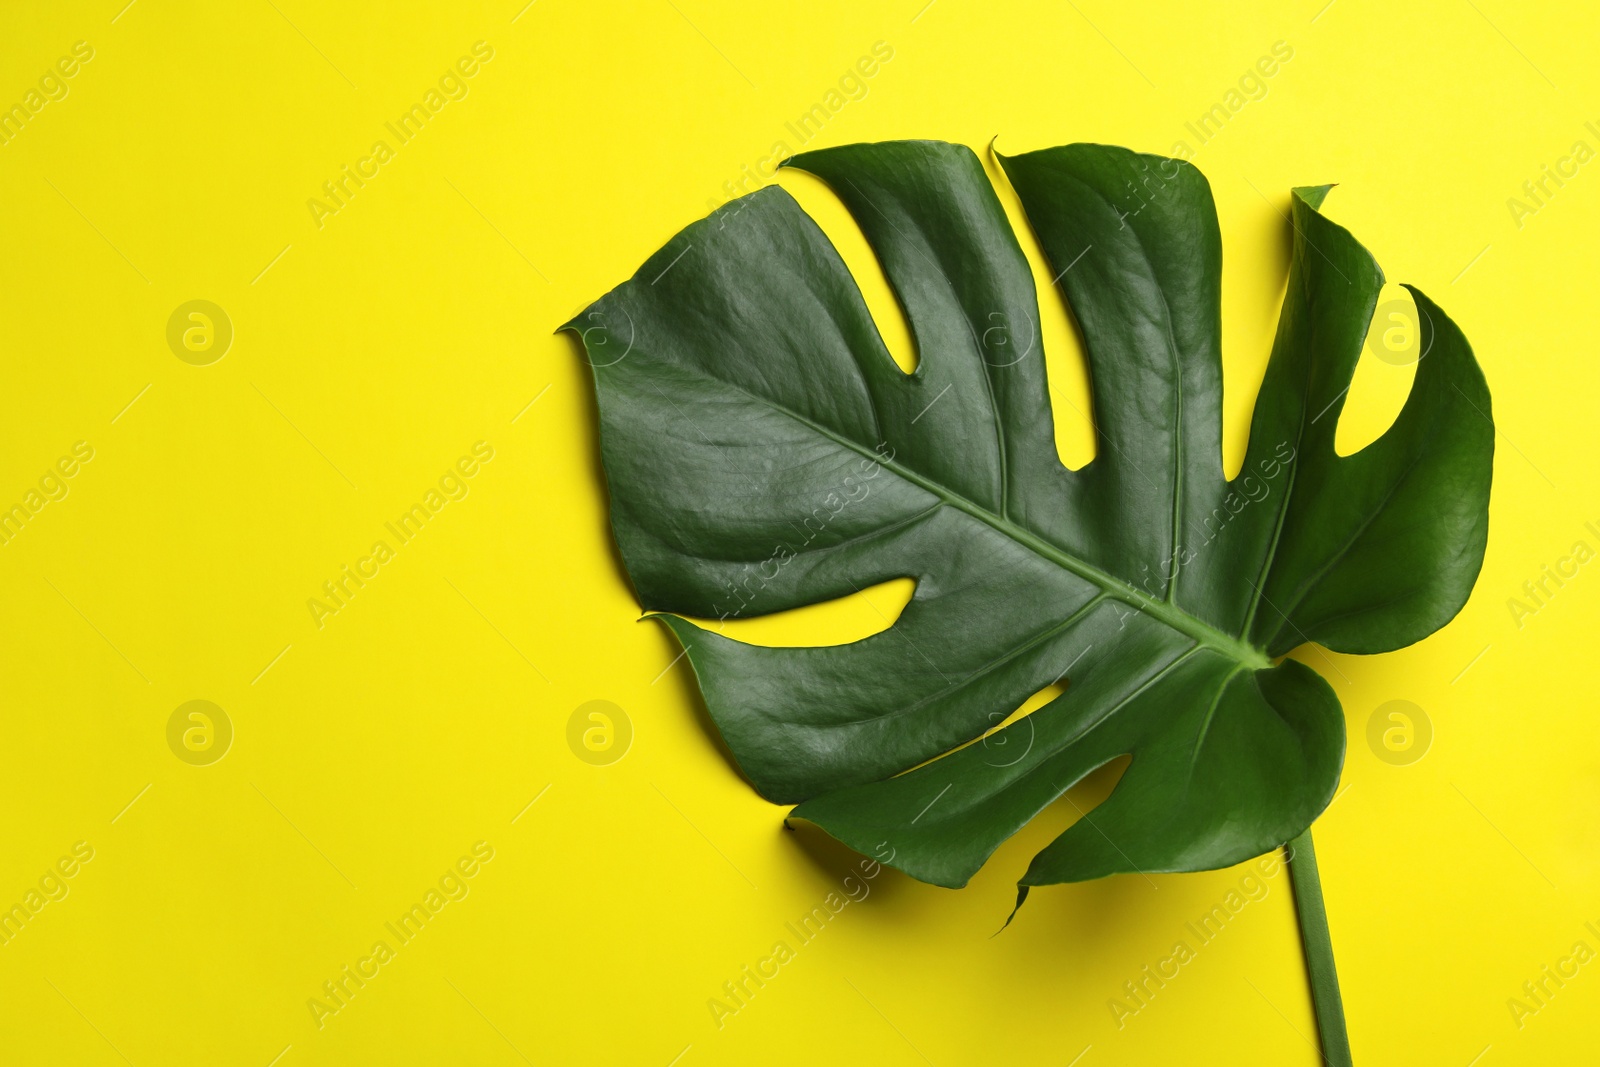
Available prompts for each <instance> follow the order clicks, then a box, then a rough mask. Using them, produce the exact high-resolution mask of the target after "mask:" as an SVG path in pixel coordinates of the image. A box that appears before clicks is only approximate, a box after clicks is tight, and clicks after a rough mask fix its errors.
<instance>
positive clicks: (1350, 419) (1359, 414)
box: [1333, 282, 1424, 456]
mask: <svg viewBox="0 0 1600 1067" xmlns="http://www.w3.org/2000/svg"><path fill="white" fill-rule="evenodd" d="M1423 354H1424V353H1423V352H1422V330H1421V327H1420V324H1419V323H1418V321H1417V303H1416V301H1415V300H1413V299H1411V294H1410V293H1408V292H1406V290H1405V289H1404V288H1402V287H1401V286H1399V285H1396V284H1394V283H1393V282H1386V283H1384V286H1383V290H1382V291H1381V292H1380V293H1379V294H1378V307H1377V310H1376V311H1374V312H1373V313H1372V324H1371V326H1369V327H1368V329H1367V339H1366V343H1365V344H1364V345H1363V346H1362V349H1361V359H1360V360H1359V361H1357V363H1356V373H1355V377H1354V378H1352V379H1351V381H1350V391H1349V392H1348V393H1346V394H1345V398H1344V410H1343V411H1341V412H1340V413H1339V425H1338V427H1337V429H1336V430H1335V431H1334V436H1333V447H1334V451H1335V452H1337V453H1338V454H1339V455H1341V456H1349V455H1354V454H1355V453H1357V452H1359V451H1361V450H1362V449H1363V448H1366V447H1367V446H1368V445H1370V444H1371V443H1372V442H1374V441H1376V440H1377V439H1378V438H1379V437H1381V436H1382V435H1383V432H1384V431H1385V430H1387V429H1388V428H1389V427H1390V426H1391V425H1393V424H1394V420H1395V418H1396V417H1397V416H1398V415H1399V414H1400V409H1401V408H1402V407H1404V406H1405V402H1406V397H1407V396H1409V395H1410V393H1411V383H1412V381H1414V380H1415V379H1416V376H1417V361H1418V359H1419V358H1421V357H1422V355H1423Z"/></svg>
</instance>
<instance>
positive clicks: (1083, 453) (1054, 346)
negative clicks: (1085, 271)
mask: <svg viewBox="0 0 1600 1067" xmlns="http://www.w3.org/2000/svg"><path fill="white" fill-rule="evenodd" d="M1007 151H1009V149H1008V150H1007ZM979 154H980V155H981V156H982V157H983V169H984V170H985V171H986V172H988V175H989V182H990V184H991V185H993V186H994V191H995V195H996V196H998V197H999V198H1000V206H1001V207H1003V208H1005V212H1006V218H1007V219H1008V220H1010V222H1011V232H1012V233H1014V234H1016V235H1017V243H1018V244H1020V245H1021V246H1022V254H1023V255H1024V256H1026V257H1027V259H1028V268H1029V270H1030V271H1031V272H1032V274H1033V288H1034V290H1035V292H1036V293H1037V294H1038V301H1039V333H1040V336H1041V337H1042V338H1043V339H1044V365H1045V380H1046V384H1047V385H1048V386H1049V390H1050V411H1051V416H1052V421H1053V422H1054V423H1055V436H1056V456H1057V457H1058V458H1059V459H1060V460H1061V462H1062V464H1063V465H1064V466H1066V467H1068V468H1070V469H1072V470H1077V469H1078V468H1080V467H1083V466H1085V465H1087V464H1088V462H1089V461H1090V460H1092V459H1094V456H1095V440H1094V416H1093V414H1092V411H1093V408H1092V406H1091V400H1090V396H1089V362H1088V360H1087V359H1086V358H1085V356H1084V351H1083V334H1082V332H1081V331H1080V330H1079V329H1078V323H1077V320H1076V319H1074V318H1073V317H1072V310H1071V309H1070V308H1069V307H1068V306H1067V298H1066V296H1065V295H1064V294H1063V293H1062V292H1061V290H1060V289H1058V288H1056V286H1055V284H1054V282H1053V280H1052V279H1054V277H1055V272H1054V271H1052V270H1051V269H1050V261H1049V260H1048V259H1047V258H1045V254H1044V249H1042V248H1040V247H1039V239H1038V238H1037V237H1035V236H1034V233H1033V230H1032V228H1031V227H1029V225H1028V216H1027V214H1026V213H1025V212H1024V211H1023V210H1022V201H1021V200H1020V199H1018V197H1017V194H1016V192H1015V191H1014V190H1013V189H1012V188H1011V184H1010V183H1009V182H1007V181H1006V176H1005V173H1004V172H1003V171H1002V170H1001V169H1000V164H999V163H998V162H997V161H996V160H995V158H994V154H993V153H992V152H989V151H988V150H984V151H983V152H981V153H979ZM1062 266H1066V264H1062Z"/></svg>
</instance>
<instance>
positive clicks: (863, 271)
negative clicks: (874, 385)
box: [778, 167, 918, 374]
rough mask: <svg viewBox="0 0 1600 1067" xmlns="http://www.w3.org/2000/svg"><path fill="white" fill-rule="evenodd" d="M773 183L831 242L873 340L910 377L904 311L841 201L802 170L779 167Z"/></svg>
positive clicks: (912, 366) (911, 356) (913, 355)
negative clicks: (874, 331) (872, 328)
mask: <svg viewBox="0 0 1600 1067" xmlns="http://www.w3.org/2000/svg"><path fill="white" fill-rule="evenodd" d="M778 184H780V185H782V186H783V188H784V190H785V191H786V192H788V193H789V195H790V196H793V197H794V198H795V201H796V202H797V203H798V204H799V205H800V207H801V209H802V210H804V211H805V213H806V214H807V215H810V216H811V221H813V222H815V223H816V224H817V226H818V227H819V228H820V229H821V230H822V232H823V233H825V234H827V236H828V240H829V241H832V242H833V247H834V250H835V251H836V252H838V253H839V258H840V259H842V260H844V265H845V266H846V267H848V268H849V270H850V275H851V277H853V278H855V280H856V288H857V289H859V290H861V299H863V300H865V301H866V304H867V311H868V312H869V313H870V314H871V315H872V321H873V322H874V323H876V324H877V327H878V336H879V337H881V338H883V344H884V347H885V348H887V349H888V350H889V355H890V356H891V357H892V358H893V359H894V362H895V365H896V366H898V367H899V368H900V370H901V371H902V372H904V373H906V374H911V373H912V372H914V371H915V370H916V369H917V361H918V356H917V343H916V340H915V339H914V338H913V337H912V335H911V325H910V323H909V322H908V321H907V320H906V313H905V309H904V308H903V307H901V306H900V300H899V298H898V297H896V296H895V295H894V290H893V289H892V288H890V286H889V278H888V275H886V274H884V273H883V265H882V264H881V263H879V262H878V254H877V253H876V252H874V251H873V250H872V246H871V245H870V244H868V243H867V237H866V235H865V234H864V233H862V232H861V227H860V226H857V225H856V220H855V218H854V217H853V216H852V215H851V214H850V211H849V209H848V208H846V207H845V206H844V201H842V200H840V199H839V197H838V196H837V195H836V194H835V193H834V191H833V190H832V189H830V188H828V183H827V182H825V181H823V180H822V179H821V178H818V177H815V176H814V175H811V174H807V173H806V172H805V171H801V170H794V169H792V168H789V167H785V168H784V169H783V170H780V171H779V172H778Z"/></svg>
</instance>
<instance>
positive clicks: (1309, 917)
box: [1284, 826, 1351, 1067]
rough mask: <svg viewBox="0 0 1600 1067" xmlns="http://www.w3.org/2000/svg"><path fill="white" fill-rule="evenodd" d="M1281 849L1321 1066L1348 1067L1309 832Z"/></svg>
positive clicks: (1346, 1043)
mask: <svg viewBox="0 0 1600 1067" xmlns="http://www.w3.org/2000/svg"><path fill="white" fill-rule="evenodd" d="M1284 849H1285V851H1286V852H1287V853H1288V861H1289V878H1290V882H1291V883H1292V884H1293V886H1294V906H1295V913H1296V915H1297V916H1298V918H1299V920H1300V944H1301V946H1302V947H1303V949H1304V950H1305V956H1306V974H1307V976H1308V977H1309V978H1310V979H1311V1003H1312V1005H1313V1006H1314V1007H1315V1008H1316V1012H1317V1036H1318V1038H1319V1039H1320V1040H1321V1043H1322V1062H1324V1063H1326V1064H1328V1067H1351V1065H1350V1037H1349V1035H1348V1034H1346V1033H1345V1026H1344V1002H1343V1000H1342V999H1341V998H1340V996H1339V976H1338V974H1337V973H1336V972H1335V971H1334V968H1333V942H1332V941H1331V940H1329V937H1328V912H1327V909H1326V908H1325V907H1323V904H1322V876H1321V875H1319V874H1318V873H1317V852H1316V849H1314V848H1313V847H1312V845H1311V828H1310V827H1309V826H1308V827H1306V832H1305V833H1303V834H1301V835H1300V836H1299V837H1297V838H1295V839H1294V840H1293V841H1290V842H1289V843H1288V844H1287V845H1285V846H1284Z"/></svg>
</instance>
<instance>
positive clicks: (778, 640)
mask: <svg viewBox="0 0 1600 1067" xmlns="http://www.w3.org/2000/svg"><path fill="white" fill-rule="evenodd" d="M916 591H917V583H916V581H915V580H914V579H911V578H891V579H889V580H888V581H887V582H879V583H878V584H877V585H869V586H867V587H866V588H865V589H862V590H861V591H860V592H857V593H851V594H849V595H848V596H842V597H839V598H838V599H836V600H824V601H823V602H822V603H820V604H808V605H806V606H805V607H803V608H792V609H790V610H789V611H778V612H773V613H772V614H771V615H761V616H756V617H753V618H747V619H735V618H729V619H723V620H720V621H719V620H717V619H692V620H691V621H693V622H695V623H697V624H698V625H700V626H704V627H705V628H706V629H708V630H710V631H712V632H713V633H717V634H720V635H721V636H723V637H728V638H732V639H733V640H735V641H743V642H744V643H745V644H747V645H764V646H766V647H767V648H821V647H824V646H827V645H848V644H850V643H851V642H853V641H860V640H862V639H864V638H868V637H871V636H872V635H873V634H877V633H882V632H883V631H885V630H887V629H888V628H889V627H891V626H893V625H894V623H895V620H896V619H898V618H899V617H900V613H901V612H902V611H904V610H905V607H906V605H907V604H909V603H911V596H912V594H914V593H915V592H916Z"/></svg>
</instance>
